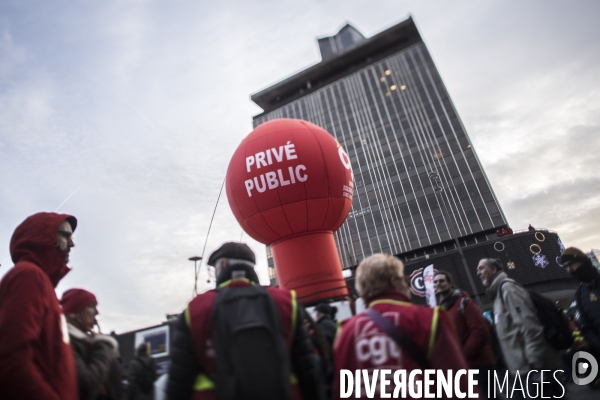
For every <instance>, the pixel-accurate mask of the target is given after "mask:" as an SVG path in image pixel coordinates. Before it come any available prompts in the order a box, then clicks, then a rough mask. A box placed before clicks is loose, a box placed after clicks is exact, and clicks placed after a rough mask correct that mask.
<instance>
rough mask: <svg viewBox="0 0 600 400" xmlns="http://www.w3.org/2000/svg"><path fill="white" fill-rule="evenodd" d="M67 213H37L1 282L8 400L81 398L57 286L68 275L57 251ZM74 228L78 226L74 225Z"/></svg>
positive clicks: (2, 378) (16, 238) (1, 366)
mask: <svg viewBox="0 0 600 400" xmlns="http://www.w3.org/2000/svg"><path fill="white" fill-rule="evenodd" d="M67 219H69V220H70V222H72V223H71V225H72V226H73V225H75V224H76V223H75V219H74V218H73V217H71V216H69V215H65V214H55V213H38V214H35V215H32V216H31V217H29V218H27V219H26V220H25V221H24V222H23V223H22V224H21V225H19V227H17V229H16V230H15V232H14V234H13V236H12V239H11V242H10V254H11V257H12V260H13V262H14V263H15V266H14V268H12V269H11V270H10V271H8V273H7V274H6V275H5V276H4V278H3V279H2V281H1V282H0V338H1V339H0V388H1V389H0V393H1V396H2V398H3V399H4V398H6V399H36V400H76V399H77V373H76V372H75V361H74V360H73V353H72V351H71V346H70V345H69V334H68V332H67V323H66V320H65V317H64V315H63V314H62V310H61V308H60V304H59V302H58V299H57V298H56V293H55V292H54V287H55V286H56V285H57V284H58V282H59V281H60V280H61V279H62V277H63V276H65V275H66V274H67V272H69V268H68V267H67V265H66V264H65V256H66V254H65V253H64V252H63V251H60V250H58V249H57V248H56V234H57V232H58V227H59V226H60V225H61V224H62V223H63V221H65V220H67ZM73 228H75V227H74V226H73Z"/></svg>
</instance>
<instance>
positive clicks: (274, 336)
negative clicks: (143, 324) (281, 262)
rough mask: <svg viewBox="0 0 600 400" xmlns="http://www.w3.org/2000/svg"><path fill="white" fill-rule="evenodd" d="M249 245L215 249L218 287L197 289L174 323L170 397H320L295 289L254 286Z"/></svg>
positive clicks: (211, 259)
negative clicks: (195, 294)
mask: <svg viewBox="0 0 600 400" xmlns="http://www.w3.org/2000/svg"><path fill="white" fill-rule="evenodd" d="M255 261H256V259H255V255H254V252H253V251H252V250H251V249H250V248H249V247H248V246H247V245H246V244H245V243H235V242H228V243H224V244H223V245H222V246H221V247H220V248H219V249H217V250H216V251H215V252H213V253H212V254H211V255H210V257H209V259H208V265H212V266H214V267H215V275H216V277H217V289H213V290H209V291H208V292H206V293H202V294H200V295H198V296H196V297H195V298H194V299H193V300H192V301H191V302H190V303H189V304H188V307H187V308H186V309H185V311H184V312H183V313H182V314H181V316H180V318H179V319H178V321H177V324H176V326H175V332H174V336H173V344H172V351H171V367H170V370H169V377H168V382H167V398H168V399H169V400H176V399H182V400H183V399H185V400H188V399H190V398H195V399H214V398H219V399H248V400H252V399H257V400H258V399H261V400H270V399H273V400H275V399H277V400H279V399H281V400H284V399H294V400H295V399H301V398H303V399H317V400H321V399H324V398H325V391H324V386H323V383H322V381H321V378H320V374H319V371H318V368H317V360H316V356H315V355H314V353H313V349H312V345H311V342H310V339H309V336H308V332H307V330H306V328H305V326H304V324H303V323H302V321H303V309H302V306H301V305H299V304H298V303H297V302H296V297H295V293H294V292H289V291H286V290H282V289H278V288H275V287H270V286H269V287H263V286H260V283H259V280H258V276H257V275H256V272H255V271H254V264H255Z"/></svg>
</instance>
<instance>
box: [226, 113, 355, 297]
mask: <svg viewBox="0 0 600 400" xmlns="http://www.w3.org/2000/svg"><path fill="white" fill-rule="evenodd" d="M226 181H227V198H228V200H229V205H230V207H231V210H232V211H233V214H234V215H235V217H236V218H237V220H238V222H239V223H240V225H241V226H242V228H243V229H244V231H246V233H248V235H250V236H251V237H252V238H254V239H256V240H258V241H259V242H262V243H264V244H266V245H271V247H272V251H273V259H274V261H275V265H276V267H277V268H276V272H277V279H278V281H279V284H280V285H281V287H283V288H285V289H288V290H292V289H293V290H296V293H297V295H298V299H299V300H300V301H303V302H312V301H316V300H319V299H325V298H332V297H342V296H345V295H347V294H348V292H347V289H346V284H345V281H344V278H343V276H342V268H341V264H340V260H339V256H338V253H337V249H336V246H335V241H334V239H333V231H335V230H336V229H338V228H339V227H340V226H341V225H342V223H343V222H344V220H345V219H346V217H347V216H348V212H349V211H350V207H351V206H352V194H353V191H354V184H353V180H352V167H351V165H350V160H349V159H348V155H347V154H346V152H345V151H344V149H343V148H342V147H341V146H340V144H339V143H338V142H337V141H336V140H335V139H334V138H333V136H331V135H330V134H329V133H328V132H327V131H325V130H324V129H323V128H320V127H318V126H317V125H314V124H311V123H310V122H306V121H301V120H297V119H276V120H272V121H269V122H265V123H264V124H262V125H260V126H258V127H257V128H256V129H255V130H254V131H252V133H250V134H249V135H248V136H247V137H246V138H245V139H244V140H243V141H242V143H241V144H240V145H239V147H238V148H237V150H236V151H235V153H234V155H233V157H232V159H231V162H230V163H229V168H228V169H227V179H226Z"/></svg>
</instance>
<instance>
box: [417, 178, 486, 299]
mask: <svg viewBox="0 0 600 400" xmlns="http://www.w3.org/2000/svg"><path fill="white" fill-rule="evenodd" d="M429 180H430V182H431V185H432V186H433V190H434V192H435V197H436V199H437V195H438V193H439V194H440V197H441V198H442V199H441V201H440V200H439V199H438V203H441V204H442V206H443V207H444V210H445V214H446V216H447V217H448V219H449V220H450V229H451V230H452V238H453V239H454V244H455V246H456V248H457V249H458V253H459V254H460V259H461V260H462V264H463V267H464V268H465V273H466V274H467V278H468V279H469V283H470V284H471V290H472V291H473V295H474V296H475V301H476V302H477V305H479V307H482V304H481V299H480V298H479V296H478V295H477V289H476V287H475V281H473V277H472V276H471V274H470V273H469V266H468V265H467V260H466V258H465V254H464V253H463V251H462V247H461V246H460V242H459V241H458V235H457V234H456V230H455V228H454V221H453V219H452V217H451V216H450V213H449V212H448V207H447V206H446V202H445V201H444V196H443V195H442V191H443V190H444V188H443V187H442V184H441V182H440V176H439V175H438V174H437V173H436V172H432V173H430V174H429Z"/></svg>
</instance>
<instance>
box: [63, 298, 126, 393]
mask: <svg viewBox="0 0 600 400" xmlns="http://www.w3.org/2000/svg"><path fill="white" fill-rule="evenodd" d="M60 304H61V306H62V308H63V312H64V313H65V315H66V316H67V324H68V329H69V336H70V338H71V348H72V349H73V356H74V357H75V365H76V367H77V382H78V386H79V400H121V385H122V383H121V378H122V367H121V363H120V359H119V350H118V343H117V341H116V340H115V339H114V338H113V337H111V336H106V335H102V334H100V333H94V332H92V329H93V328H94V326H95V325H96V323H97V322H96V315H98V310H97V308H96V307H97V305H98V301H97V300H96V296H94V294H93V293H90V292H88V291H87V290H84V289H69V290H67V291H66V292H64V293H63V296H62V298H61V301H60Z"/></svg>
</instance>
